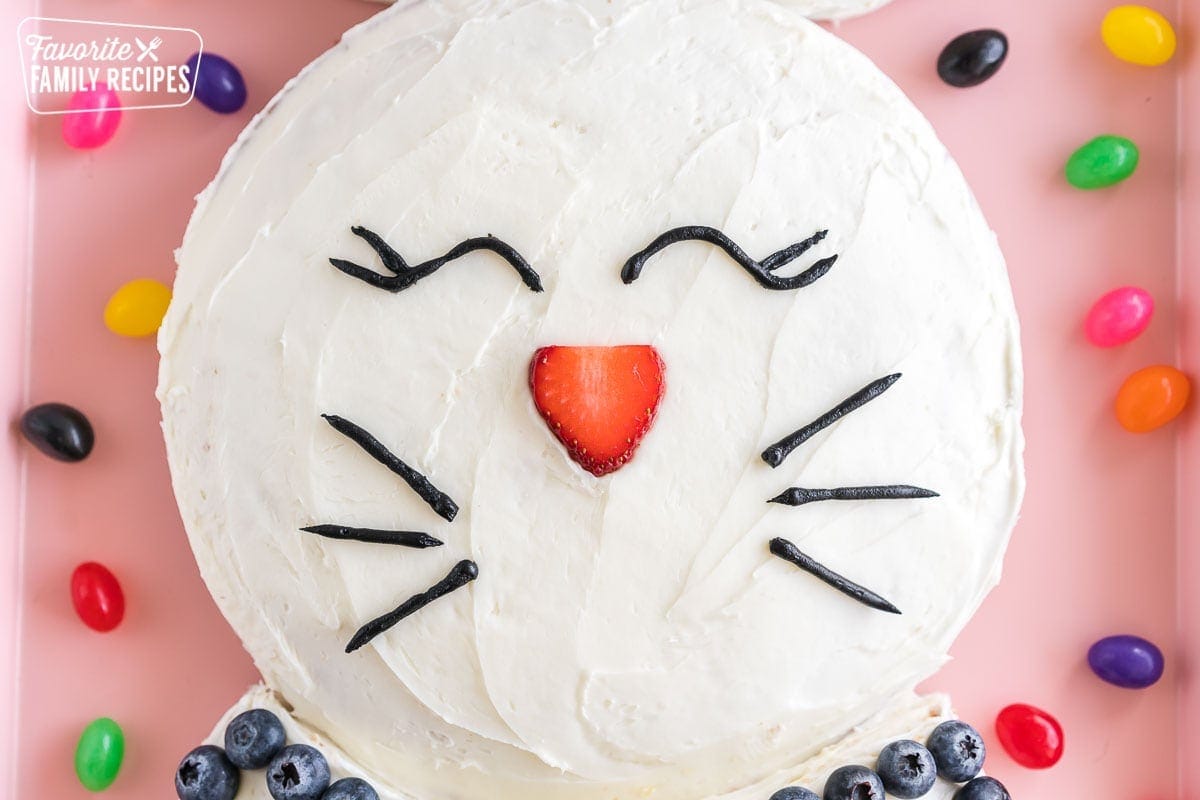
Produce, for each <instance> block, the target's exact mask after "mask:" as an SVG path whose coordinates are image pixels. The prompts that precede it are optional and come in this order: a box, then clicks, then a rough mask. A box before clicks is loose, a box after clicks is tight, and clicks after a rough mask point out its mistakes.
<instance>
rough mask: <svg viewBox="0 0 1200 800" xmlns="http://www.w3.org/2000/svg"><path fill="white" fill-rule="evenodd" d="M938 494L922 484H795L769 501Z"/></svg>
mask: <svg viewBox="0 0 1200 800" xmlns="http://www.w3.org/2000/svg"><path fill="white" fill-rule="evenodd" d="M938 496H939V495H938V493H937V492H934V491H931V490H929V489H922V488H921V487H920V486H904V485H891V486H839V487H838V488H836V489H802V488H801V487H799V486H793V487H792V488H790V489H787V490H785V491H783V492H782V493H780V494H778V495H776V496H775V497H772V498H771V499H770V500H768V501H767V502H768V503H779V504H780V505H785V506H802V505H806V504H807V503H817V502H820V501H822V500H915V499H923V498H926V497H938Z"/></svg>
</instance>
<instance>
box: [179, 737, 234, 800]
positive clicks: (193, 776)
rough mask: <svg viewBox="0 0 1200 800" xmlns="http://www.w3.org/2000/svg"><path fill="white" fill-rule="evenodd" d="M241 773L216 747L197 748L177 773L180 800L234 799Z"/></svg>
mask: <svg viewBox="0 0 1200 800" xmlns="http://www.w3.org/2000/svg"><path fill="white" fill-rule="evenodd" d="M240 783H241V773H240V772H238V770H237V767H235V766H234V765H233V764H232V763H230V761H229V759H228V758H226V757H225V751H224V750H222V749H221V748H219V747H216V746H215V745H211V744H205V745H201V746H200V747H197V748H196V749H195V750H193V751H192V752H190V753H188V754H187V755H186V756H184V757H183V761H180V762H179V769H178V770H176V771H175V794H177V795H179V800H233V798H234V796H235V795H237V791H238V784H240Z"/></svg>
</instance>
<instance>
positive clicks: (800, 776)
mask: <svg viewBox="0 0 1200 800" xmlns="http://www.w3.org/2000/svg"><path fill="white" fill-rule="evenodd" d="M251 708H265V709H267V710H268V711H271V712H272V713H274V714H275V715H276V716H277V717H279V720H280V721H281V722H282V723H283V727H284V729H285V730H286V731H287V742H288V744H307V745H311V746H312V747H315V748H317V749H318V750H320V751H321V754H322V755H324V756H325V759H326V761H328V762H329V772H330V776H331V778H330V779H331V781H336V780H340V779H341V778H361V779H363V780H365V781H367V782H368V783H370V784H371V785H372V787H374V789H375V790H376V791H377V792H378V793H379V797H380V800H410V798H411V795H410V794H409V792H408V791H407V790H406V789H405V787H404V786H402V785H401V786H396V785H394V784H392V783H390V782H389V780H388V778H385V777H384V776H382V775H375V774H372V773H370V772H366V771H364V769H363V767H362V765H360V764H358V763H356V762H355V761H354V760H353V759H352V758H350V757H349V756H347V755H346V753H345V752H344V751H343V750H342V749H341V748H340V747H338V745H337V743H335V742H333V741H330V739H329V738H328V737H327V736H325V735H324V734H322V733H321V732H320V731H318V730H314V729H312V728H311V727H309V726H308V725H306V724H304V723H303V722H301V721H300V720H298V719H296V718H295V717H294V716H293V715H292V709H291V707H290V705H287V704H285V703H284V702H282V701H281V699H280V698H279V696H278V695H277V694H276V693H275V692H272V691H271V690H270V689H269V688H268V687H266V686H263V685H261V684H260V685H258V686H253V687H251V688H250V690H249V691H247V692H246V694H245V695H244V696H243V697H242V698H241V699H240V700H239V701H238V702H237V703H236V704H235V705H234V706H233V707H232V708H230V709H229V711H227V712H226V713H225V716H224V717H222V718H221V720H220V721H219V722H217V724H216V726H215V727H214V728H213V731H212V733H211V734H210V735H209V737H208V739H207V740H205V743H206V744H214V745H217V746H218V747H222V746H224V744H225V728H226V727H228V725H229V723H230V722H231V721H232V720H233V718H234V717H236V716H237V715H238V714H240V713H242V712H243V711H247V710H249V709H251ZM949 719H954V715H953V713H952V712H951V710H950V708H949V699H948V698H946V697H945V696H944V695H931V696H928V697H917V696H916V695H904V696H901V697H898V698H897V699H896V700H895V702H894V703H893V704H892V705H891V706H890V707H889V708H888V709H887V710H886V711H883V712H881V713H879V714H877V715H875V716H874V717H872V718H871V719H869V720H867V721H866V722H864V723H863V724H862V725H859V726H857V727H856V728H855V729H854V730H853V731H851V732H850V733H849V734H848V735H846V736H845V737H844V738H842V739H841V740H840V741H838V742H837V743H835V744H832V745H830V746H829V747H827V748H825V749H824V750H822V751H821V752H820V753H817V754H816V755H815V756H813V757H811V758H809V759H807V760H806V761H805V762H804V763H802V764H794V765H790V766H788V767H787V768H785V769H781V770H779V771H778V772H776V773H773V774H772V775H770V776H768V777H767V778H765V779H763V780H761V781H759V782H758V783H756V784H753V785H751V786H744V787H740V788H738V789H735V790H732V791H730V792H727V793H725V794H723V795H721V797H720V798H714V800H766V799H767V798H768V797H770V796H771V795H772V794H773V793H774V792H776V791H777V790H779V789H781V788H783V787H784V786H805V787H808V788H810V789H812V790H813V791H815V792H817V793H818V794H821V793H823V791H824V786H825V780H826V778H828V777H829V775H830V774H831V773H832V772H833V771H834V770H835V769H837V768H838V767H842V766H845V765H847V764H862V765H864V766H868V767H870V766H873V765H874V764H875V760H876V759H877V758H878V756H879V751H880V750H882V749H883V747H884V746H885V745H887V744H888V743H889V742H894V741H896V740H897V739H913V740H915V741H918V742H924V741H925V740H926V739H928V738H929V734H930V733H932V732H933V729H934V728H936V727H937V726H938V725H939V724H941V723H942V722H945V721H947V720H949ZM958 789H959V784H956V783H951V782H949V781H945V780H942V779H940V778H939V779H938V780H937V781H936V782H935V783H934V785H933V788H932V789H931V790H930V791H929V794H927V795H925V796H924V800H950V799H951V798H953V797H954V793H955V792H956V791H958ZM270 798H271V794H270V792H268V791H267V782H266V773H265V771H264V770H245V771H243V772H242V773H241V785H240V788H239V790H238V794H237V798H236V800H270Z"/></svg>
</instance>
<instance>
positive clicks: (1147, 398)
mask: <svg viewBox="0 0 1200 800" xmlns="http://www.w3.org/2000/svg"><path fill="white" fill-rule="evenodd" d="M1191 390H1192V387H1191V384H1190V383H1189V382H1188V379H1187V376H1186V375H1184V374H1183V373H1182V372H1180V371H1179V370H1177V369H1175V368H1174V367H1167V366H1161V365H1160V366H1154V367H1146V368H1145V369H1140V370H1138V371H1137V372H1135V373H1133V374H1132V375H1130V376H1129V377H1128V378H1126V379H1125V383H1124V384H1123V385H1122V386H1121V390H1120V391H1119V392H1117V404H1116V411H1117V421H1118V422H1120V423H1121V427H1123V428H1124V429H1125V430H1127V431H1131V432H1133V433H1146V432H1147V431H1152V430H1154V429H1155V428H1161V427H1162V426H1163V425H1166V424H1167V423H1168V422H1170V421H1171V420H1173V419H1175V418H1176V417H1178V416H1179V413H1180V412H1181V411H1183V409H1184V406H1186V405H1187V402H1188V396H1189V395H1190V394H1191Z"/></svg>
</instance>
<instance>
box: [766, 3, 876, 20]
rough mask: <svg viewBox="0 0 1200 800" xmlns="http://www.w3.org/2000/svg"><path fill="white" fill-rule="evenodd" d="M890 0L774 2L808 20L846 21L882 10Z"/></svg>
mask: <svg viewBox="0 0 1200 800" xmlns="http://www.w3.org/2000/svg"><path fill="white" fill-rule="evenodd" d="M891 1H892V0H775V2H777V3H780V4H782V5H785V6H789V7H791V8H793V9H795V10H796V11H799V12H800V13H801V14H803V15H804V16H806V17H808V18H809V19H827V20H836V19H848V18H850V17H857V16H860V15H862V14H866V13H868V12H870V11H875V10H876V9H879V8H883V7H884V6H886V5H887V4H888V3H890V2H891Z"/></svg>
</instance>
